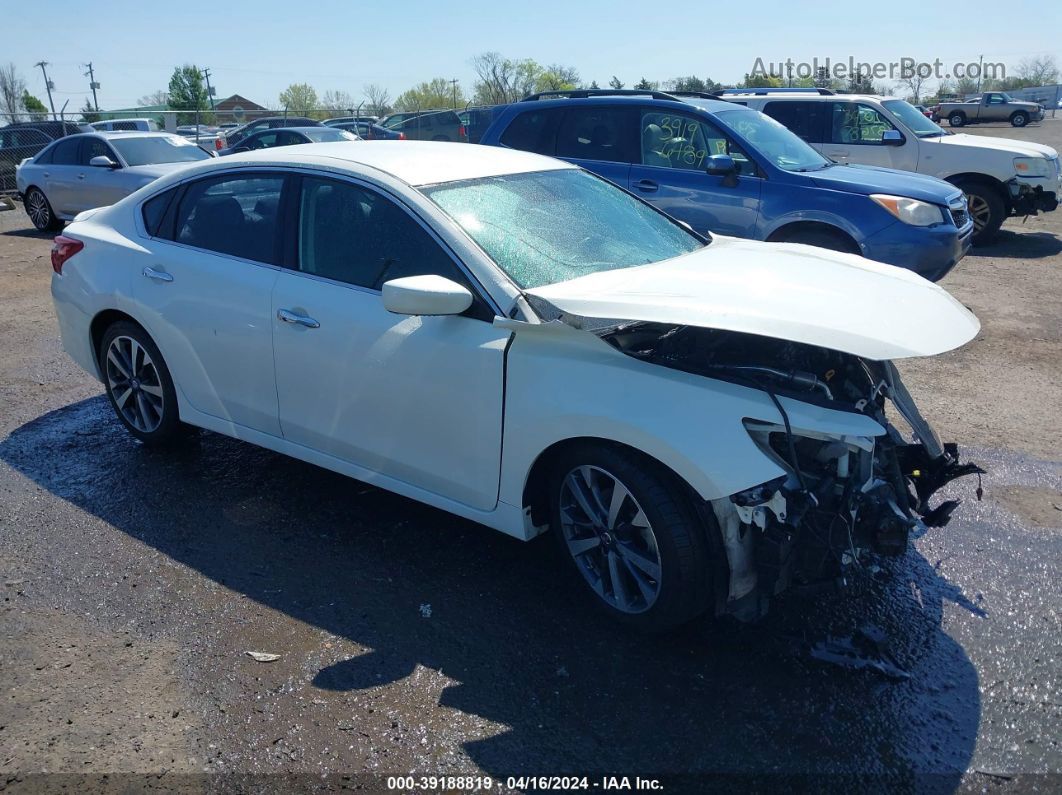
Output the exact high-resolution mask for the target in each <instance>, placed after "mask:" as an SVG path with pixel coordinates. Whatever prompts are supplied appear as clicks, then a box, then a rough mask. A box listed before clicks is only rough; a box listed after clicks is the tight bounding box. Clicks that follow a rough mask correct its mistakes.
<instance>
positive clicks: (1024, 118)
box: [1010, 110, 1029, 127]
mask: <svg viewBox="0 0 1062 795" xmlns="http://www.w3.org/2000/svg"><path fill="white" fill-rule="evenodd" d="M1028 123H1029V114H1027V113H1025V112H1024V111H1021V110H1019V111H1015V112H1014V113H1013V114H1011V117H1010V124H1011V126H1012V127H1024V126H1025V125H1026V124H1028Z"/></svg>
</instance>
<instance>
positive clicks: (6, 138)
mask: <svg viewBox="0 0 1062 795" xmlns="http://www.w3.org/2000/svg"><path fill="white" fill-rule="evenodd" d="M51 142H52V139H51V138H49V137H48V136H47V135H45V134H44V133H43V132H41V131H40V130H38V129H35V128H33V127H13V128H2V129H0V193H9V192H11V191H14V190H15V168H16V167H17V166H18V164H19V163H21V162H22V161H23V160H25V159H26V158H28V157H33V156H34V155H35V154H37V153H38V152H39V151H41V150H42V149H43V148H44V147H46V146H47V145H48V144H50V143H51Z"/></svg>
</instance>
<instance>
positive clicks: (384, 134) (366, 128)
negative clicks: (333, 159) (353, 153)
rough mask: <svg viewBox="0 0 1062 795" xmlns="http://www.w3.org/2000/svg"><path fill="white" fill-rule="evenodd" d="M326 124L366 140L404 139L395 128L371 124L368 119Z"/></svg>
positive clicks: (403, 134) (403, 135)
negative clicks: (389, 128)
mask: <svg viewBox="0 0 1062 795" xmlns="http://www.w3.org/2000/svg"><path fill="white" fill-rule="evenodd" d="M328 126H329V127H334V128H336V129H337V130H347V131H348V132H352V133H354V134H355V135H357V136H358V137H359V138H364V139H365V140H366V141H404V140H405V139H406V136H405V133H401V132H398V131H397V130H388V129H387V128H386V127H381V126H380V125H379V124H373V123H372V122H368V121H360V122H353V121H351V122H339V123H337V124H330V125H328Z"/></svg>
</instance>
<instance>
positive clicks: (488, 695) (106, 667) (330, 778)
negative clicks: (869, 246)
mask: <svg viewBox="0 0 1062 795" xmlns="http://www.w3.org/2000/svg"><path fill="white" fill-rule="evenodd" d="M968 131H969V132H971V133H973V134H975V135H999V136H1006V137H1014V138H1023V139H1031V140H1035V141H1040V142H1043V143H1048V144H1050V145H1052V146H1054V147H1055V148H1057V149H1060V150H1062V120H1058V121H1053V120H1048V121H1045V122H1044V123H1043V124H1041V125H1037V126H1033V127H1029V128H1026V129H1023V130H1013V129H1011V128H1009V127H1001V126H993V127H974V128H970V129H969V130H968ZM49 247H50V240H49V239H48V238H47V237H46V236H42V235H39V234H37V233H36V232H34V231H33V230H32V227H31V226H30V225H29V223H28V220H27V219H26V217H25V215H24V214H23V213H22V212H21V210H18V211H14V212H12V211H8V212H0V297H2V299H0V300H2V306H3V308H4V311H3V312H2V313H0V339H2V343H0V597H2V600H3V601H2V603H0V790H4V789H5V787H6V788H7V789H8V790H10V791H15V792H19V791H40V790H53V791H61V790H62V791H71V792H84V791H114V792H120V791H125V788H127V787H128V788H130V789H133V790H137V791H141V790H156V791H162V790H167V791H168V790H174V789H181V790H185V791H203V790H219V789H231V790H234V791H235V790H239V791H278V792H281V791H295V790H313V789H340V788H344V787H350V788H353V787H356V786H361V787H363V788H368V789H383V788H384V786H385V779H384V778H383V777H385V776H387V775H394V774H399V775H405V774H413V775H432V774H434V775H451V774H464V775H488V776H492V777H493V778H494V779H495V780H499V779H500V780H502V782H503V783H504V779H505V778H506V777H508V776H521V775H525V776H526V775H551V774H570V775H587V776H591V777H592V778H591V782H590V783H591V788H592V789H593V788H595V787H594V786H593V784H594V782H595V781H600V778H599V777H600V776H601V775H604V774H613V775H629V776H635V775H638V776H641V777H643V778H647V777H661V778H663V779H664V781H665V784H666V787H667V789H669V790H670V791H673V792H677V791H690V790H693V789H699V788H700V787H701V786H704V785H708V784H711V785H714V786H717V787H719V788H722V787H728V788H732V787H734V786H740V785H741V784H743V783H746V784H747V783H751V779H752V778H757V779H759V780H760V781H761V782H762V781H763V778H762V777H764V776H767V777H768V778H767V779H766V782H767V783H768V785H770V784H783V783H793V781H797V782H802V783H807V781H808V780H814V781H816V782H820V781H824V782H826V785H827V786H831V787H832V786H833V785H834V784H839V783H841V782H844V783H845V784H847V785H853V784H854V785H861V786H863V787H866V788H876V787H877V786H879V785H880V784H882V783H887V784H890V785H896V786H900V787H903V788H913V789H919V790H923V789H932V790H934V791H937V790H939V791H952V790H954V789H956V788H963V789H982V788H988V789H991V790H997V789H1002V790H1018V789H1021V790H1028V789H1032V788H1042V789H1045V790H1047V789H1052V788H1057V787H1058V786H1059V783H1060V782H1062V779H1060V778H1058V775H1059V774H1062V748H1060V747H1059V739H1060V737H1059V732H1058V727H1059V726H1060V725H1062V695H1060V692H1059V680H1060V677H1059V673H1060V663H1059V660H1060V659H1062V648H1060V647H1062V640H1060V639H1062V631H1060V630H1062V627H1060V625H1059V624H1060V615H1062V585H1060V582H1062V576H1060V575H1062V571H1060V569H1062V566H1060V560H1062V557H1060V552H1062V543H1060V538H1062V536H1060V532H1059V531H1060V528H1062V283H1060V276H1062V211H1058V212H1055V213H1053V214H1050V215H1047V216H1040V217H1037V218H1030V219H1028V221H1027V222H1026V223H1022V222H1021V221H1020V220H1011V221H1008V222H1007V223H1006V224H1005V225H1004V231H1003V233H1002V234H1001V236H1000V239H999V242H998V243H996V244H994V245H993V246H991V247H990V248H988V249H982V250H976V251H975V252H974V253H973V254H971V255H970V256H969V257H967V259H966V260H964V261H963V262H962V263H961V264H960V266H959V267H958V269H957V270H956V271H955V272H954V273H953V274H951V275H950V276H949V277H948V278H947V279H946V280H945V281H944V286H945V287H946V288H948V289H949V290H950V291H952V292H953V293H954V294H955V295H956V296H957V297H958V298H959V299H960V300H962V301H963V302H964V303H966V304H967V305H969V306H970V307H971V308H972V309H973V310H974V312H975V313H976V314H977V315H978V316H979V317H980V319H981V322H982V324H983V325H982V331H981V334H980V335H979V336H978V337H977V339H976V340H975V341H973V342H972V343H971V344H969V345H967V346H966V347H965V348H963V349H962V350H959V351H956V352H953V353H951V354H947V355H944V356H940V357H937V358H935V359H932V360H928V361H911V362H905V363H904V364H903V367H902V369H903V371H904V373H905V375H906V376H907V378H908V382H909V386H910V387H911V391H912V393H913V394H915V396H916V397H917V398H918V399H919V402H920V404H921V406H922V409H923V411H924V413H925V414H926V415H927V417H928V418H929V419H930V420H931V421H933V422H934V423H935V424H936V426H937V428H938V430H939V431H940V434H941V436H942V437H943V438H945V439H948V440H954V441H957V442H959V444H960V445H961V446H962V447H964V448H965V449H966V453H967V456H968V457H969V458H970V459H972V460H975V461H978V462H979V463H981V464H982V465H983V466H984V467H985V468H986V469H988V470H989V474H988V476H987V477H986V478H985V481H984V486H985V496H984V500H983V501H982V502H977V501H976V499H975V498H974V494H973V488H974V485H975V484H974V483H973V482H971V481H970V480H966V481H958V482H956V483H953V484H952V485H951V486H950V487H949V491H950V493H951V494H953V495H956V496H959V497H962V498H964V499H965V503H964V505H963V506H962V507H961V508H960V509H959V510H958V511H957V512H956V515H955V518H954V519H953V521H952V523H951V524H950V525H949V526H948V527H947V528H945V529H943V530H934V531H930V533H929V534H927V535H926V536H925V537H923V538H921V539H918V540H917V541H915V542H914V545H913V549H912V550H911V552H910V553H909V555H908V556H907V557H906V558H905V559H904V560H903V561H902V562H899V563H897V564H895V565H892V566H891V567H890V568H889V569H888V570H887V571H888V574H889V578H888V579H887V581H885V582H882V583H878V584H874V585H869V586H861V587H857V588H853V589H852V590H851V591H849V592H844V593H836V594H823V595H819V596H817V597H804V596H791V597H788V598H786V599H785V600H784V601H782V602H780V603H779V604H778V609H777V610H776V612H775V613H773V614H772V616H770V618H769V619H768V620H767V621H765V622H764V623H762V624H759V625H756V626H751V627H734V626H731V625H729V624H718V623H714V624H713V623H705V624H703V625H700V626H696V627H693V628H691V629H690V630H689V631H687V632H685V633H683V634H682V635H680V636H677V637H668V638H663V639H659V638H652V639H650V638H643V637H637V636H632V635H630V634H627V633H626V632H624V631H622V630H619V629H615V628H613V627H611V626H610V625H606V624H603V623H602V622H601V621H600V620H599V619H598V617H597V614H596V613H595V612H593V611H592V610H591V609H590V608H589V607H588V604H587V601H586V600H585V599H583V598H582V595H581V593H580V592H579V591H578V590H577V588H576V583H574V582H573V581H570V580H569V579H567V577H563V576H561V569H560V567H559V565H558V563H559V561H558V560H557V559H556V558H555V557H554V555H553V547H552V545H551V544H550V543H549V540H548V539H538V540H536V541H535V542H532V543H531V544H522V543H520V542H517V541H514V540H512V539H508V538H506V537H503V536H502V535H500V534H498V533H494V532H492V531H490V530H487V529H485V528H482V527H479V526H477V525H473V524H470V523H468V522H465V521H462V520H459V519H457V518H454V517H451V516H449V515H447V514H444V513H440V512H438V511H435V510H433V509H430V508H427V507H424V506H421V505H418V504H416V503H413V502H410V501H409V500H406V499H403V498H401V497H397V496H395V495H392V494H389V493H387V492H383V491H380V490H377V489H375V488H372V487H369V486H365V485H363V484H360V483H358V482H355V481H352V480H348V479H344V478H343V477H340V476H338V475H335V474H333V473H330V472H326V471H324V470H320V469H317V468H315V467H312V466H309V465H307V464H303V463H300V462H297V461H293V460H290V459H286V458H283V457H281V456H278V455H275V454H273V453H270V452H266V451H264V450H260V449H257V448H254V447H251V446H248V445H245V444H242V443H240V442H236V441H234V440H231V439H227V438H224V437H220V436H215V435H213V434H206V433H204V434H202V435H201V436H199V437H198V438H197V439H196V440H194V441H193V442H191V443H189V444H188V445H187V447H186V448H184V449H181V450H180V451H178V452H175V453H165V454H162V453H152V452H149V451H147V450H144V449H143V448H141V447H140V446H139V445H138V444H136V443H134V442H133V441H132V439H131V438H130V437H128V436H127V435H126V434H125V433H124V432H122V431H121V429H120V428H119V426H118V424H117V422H116V421H115V420H114V419H113V418H112V416H111V413H110V409H109V407H108V406H107V405H106V403H105V402H104V399H103V397H102V396H101V388H100V386H99V384H97V383H95V382H94V381H92V380H91V379H90V378H89V377H88V376H86V375H85V374H84V373H82V372H81V371H80V370H78V369H77V368H76V367H75V365H73V363H72V362H70V361H69V360H68V359H67V358H66V356H65V355H64V354H63V353H62V351H61V349H60V345H59V340H58V332H57V327H56V323H55V320H54V315H53V311H52V307H51V299H50V296H49V294H48V283H49V277H50V272H51V271H50V265H49V262H48V251H49ZM897 322H903V313H902V309H900V310H898V312H897ZM867 623H870V624H873V625H875V626H876V627H879V628H881V629H882V630H883V631H884V633H885V636H886V638H887V644H888V647H889V649H890V650H891V653H892V655H893V656H894V657H895V659H896V661H897V662H898V664H899V665H900V666H901V667H902V668H903V669H905V670H906V671H908V672H909V673H910V677H909V678H907V679H902V680H896V679H890V678H888V677H885V676H882V675H881V674H879V673H877V672H875V671H866V670H864V671H853V670H849V669H845V668H839V667H836V666H830V665H826V664H823V663H820V662H816V661H814V660H812V659H810V657H809V656H808V654H807V653H806V649H807V646H808V644H809V643H810V642H813V641H815V640H818V639H821V638H823V637H825V636H826V634H827V633H832V634H837V635H843V634H847V633H851V632H852V631H853V630H855V629H856V628H858V627H860V626H863V625H865V624H867ZM248 650H253V651H263V652H271V653H276V654H280V655H281V657H280V659H279V660H277V661H275V662H270V663H259V662H255V661H254V660H253V659H251V658H250V657H248V656H247V655H246V654H245V652H246V651H248ZM45 772H47V773H48V774H49V775H43V773H45ZM102 774H110V775H109V776H103V775H102ZM204 774H210V775H209V776H206V775H204ZM829 774H833V775H836V776H837V777H838V778H836V779H835V778H826V779H820V778H818V777H819V776H823V775H829ZM1044 774H1054V776H1053V777H1052V775H1044ZM247 776H252V777H253V778H247ZM788 776H794V777H798V778H796V779H788V778H786V777H788ZM804 777H813V778H812V779H807V778H804ZM820 786H821V784H820ZM64 788H65V789H64ZM496 788H497V787H496Z"/></svg>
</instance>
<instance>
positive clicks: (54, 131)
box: [0, 119, 95, 140]
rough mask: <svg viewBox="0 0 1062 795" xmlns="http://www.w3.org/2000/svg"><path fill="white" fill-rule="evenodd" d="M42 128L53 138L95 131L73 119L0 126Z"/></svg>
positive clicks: (24, 128)
mask: <svg viewBox="0 0 1062 795" xmlns="http://www.w3.org/2000/svg"><path fill="white" fill-rule="evenodd" d="M15 129H22V130H40V131H41V132H42V133H44V134H45V135H47V136H48V137H49V138H52V139H53V140H54V139H55V138H62V137H63V136H64V135H77V134H78V133H83V132H95V130H93V129H92V128H91V127H90V126H89V125H87V124H82V123H80V122H73V121H50V120H48V119H41V120H40V121H17V122H12V123H11V124H7V125H5V126H3V127H0V130H15Z"/></svg>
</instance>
